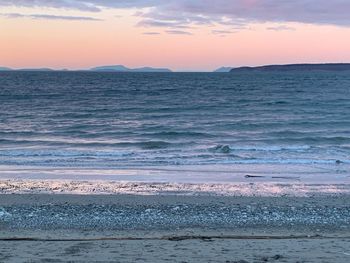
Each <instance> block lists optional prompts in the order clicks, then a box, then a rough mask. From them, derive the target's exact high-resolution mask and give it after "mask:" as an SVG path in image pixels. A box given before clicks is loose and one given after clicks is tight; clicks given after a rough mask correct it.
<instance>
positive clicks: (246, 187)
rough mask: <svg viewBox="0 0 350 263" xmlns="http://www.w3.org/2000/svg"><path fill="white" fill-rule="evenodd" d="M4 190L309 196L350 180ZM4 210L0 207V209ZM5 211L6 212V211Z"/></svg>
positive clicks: (10, 185)
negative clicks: (333, 182)
mask: <svg viewBox="0 0 350 263" xmlns="http://www.w3.org/2000/svg"><path fill="white" fill-rule="evenodd" d="M0 193H1V194H14V193H15V194H82V195H97V194H101V195H111V194H114V195H115V194H132V195H189V196H196V195H211V196H310V195H314V194H350V184H323V185H322V184H318V185H316V184H302V183H283V184H282V183H229V184H218V183H196V184H190V183H144V182H140V183H138V182H116V181H72V180H1V181H0ZM1 211H2V210H0V213H1ZM5 213H6V211H4V212H3V214H4V215H5Z"/></svg>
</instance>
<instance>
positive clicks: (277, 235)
mask: <svg viewBox="0 0 350 263" xmlns="http://www.w3.org/2000/svg"><path fill="white" fill-rule="evenodd" d="M349 200H350V198H349V196H348V195H344V194H343V195H333V196H329V195H327V196H324V195H314V196H312V197H287V196H280V197H238V196H236V197H234V196H210V195H207V196H205V195H202V196H179V195H166V196H164V195H153V196H152V195H151V196H140V195H53V194H46V195H44V194H26V195H18V194H5V195H0V229H1V231H0V262H137V261H139V262H166V261H168V262H294V263H295V262H344V263H345V262H349V260H350V205H349Z"/></svg>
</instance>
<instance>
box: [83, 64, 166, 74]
mask: <svg viewBox="0 0 350 263" xmlns="http://www.w3.org/2000/svg"><path fill="white" fill-rule="evenodd" d="M90 71H99V72H101V71H102V72H171V70H170V69H167V68H151V67H143V68H127V67H125V66H123V65H115V66H101V67H96V68H92V69H90Z"/></svg>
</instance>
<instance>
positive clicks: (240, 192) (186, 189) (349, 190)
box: [0, 180, 350, 197]
mask: <svg viewBox="0 0 350 263" xmlns="http://www.w3.org/2000/svg"><path fill="white" fill-rule="evenodd" d="M0 194H81V195H116V194H132V195H183V196H198V195H204V196H261V197H278V196H306V197H307V196H314V195H339V194H346V195H348V194H349V195H350V184H302V183H229V184H219V183H196V184H191V183H144V182H140V183H138V182H118V181H73V180H0Z"/></svg>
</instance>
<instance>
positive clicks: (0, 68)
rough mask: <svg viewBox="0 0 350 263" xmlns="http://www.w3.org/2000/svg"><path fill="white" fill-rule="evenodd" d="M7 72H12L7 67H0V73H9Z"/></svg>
mask: <svg viewBox="0 0 350 263" xmlns="http://www.w3.org/2000/svg"><path fill="white" fill-rule="evenodd" d="M9 70H12V69H10V68H7V67H0V71H9Z"/></svg>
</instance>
